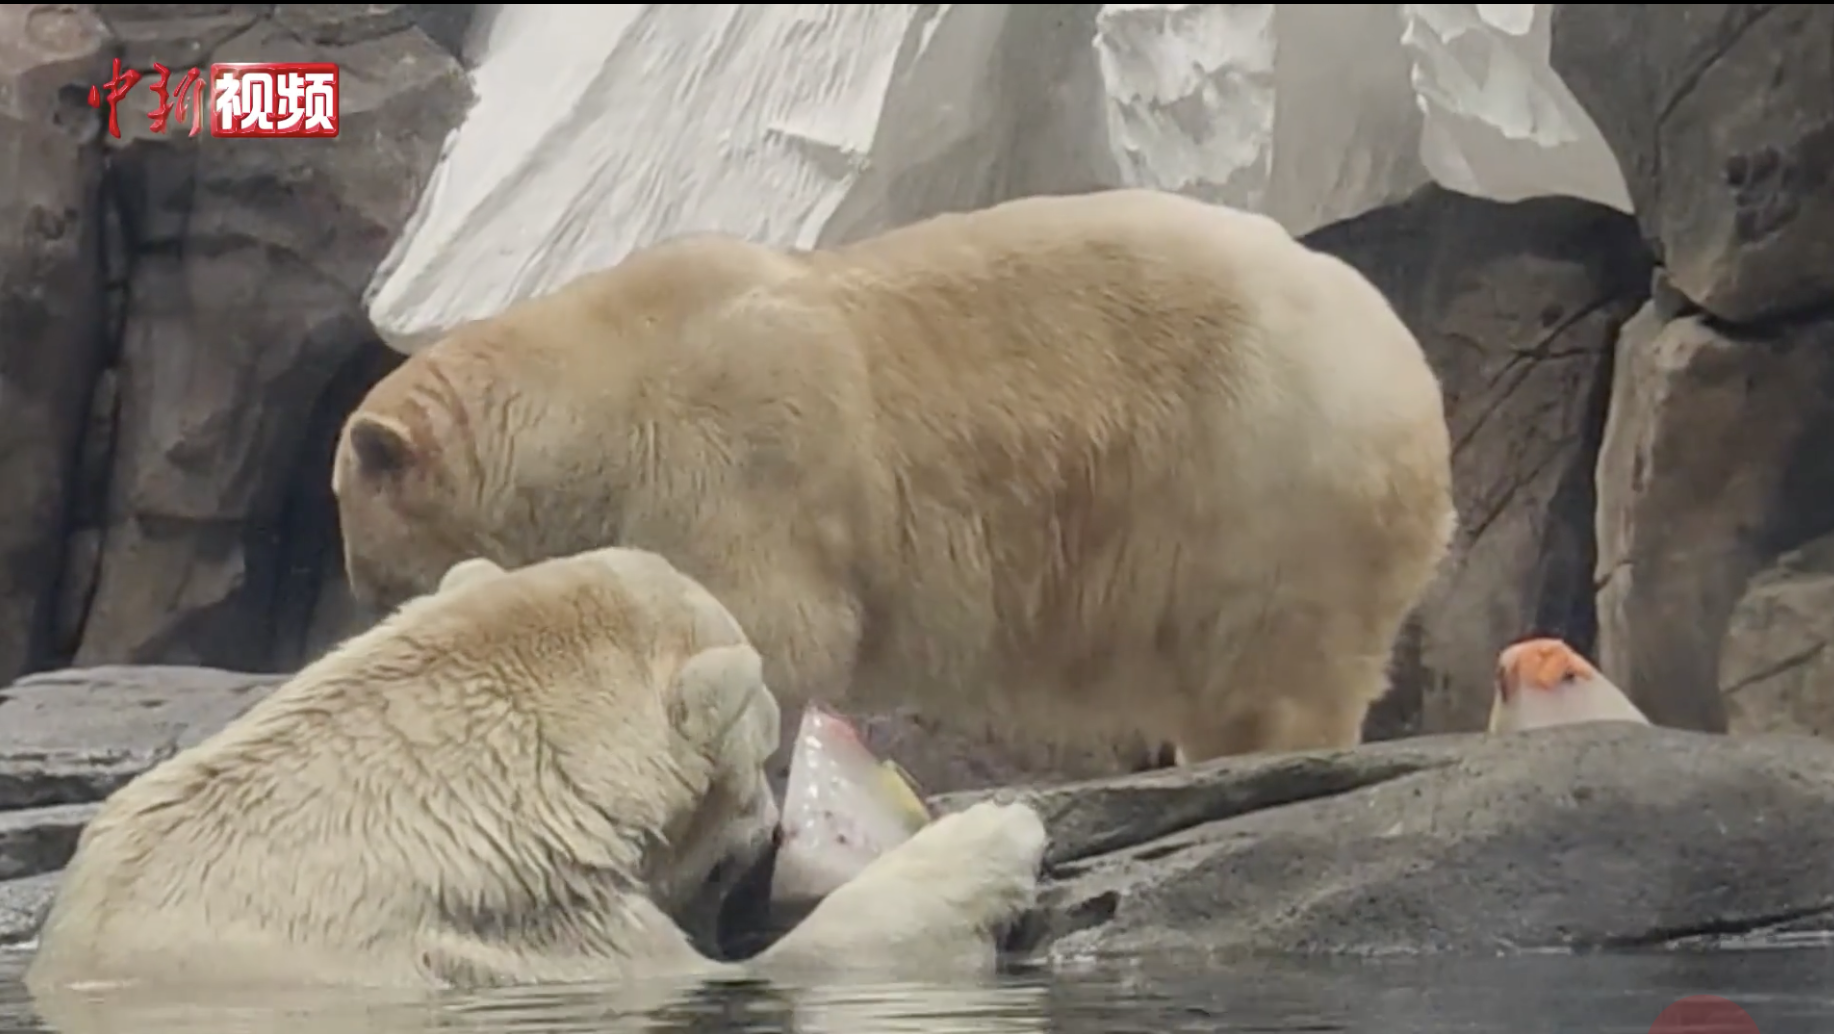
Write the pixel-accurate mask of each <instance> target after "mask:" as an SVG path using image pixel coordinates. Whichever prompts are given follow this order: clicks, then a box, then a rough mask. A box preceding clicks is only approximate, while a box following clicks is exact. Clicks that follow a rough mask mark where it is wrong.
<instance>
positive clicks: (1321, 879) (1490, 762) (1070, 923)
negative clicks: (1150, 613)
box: [939, 723, 1834, 960]
mask: <svg viewBox="0 0 1834 1034" xmlns="http://www.w3.org/2000/svg"><path fill="white" fill-rule="evenodd" d="M972 796H973V795H965V794H963V795H952V796H951V797H949V798H945V799H943V800H942V801H940V802H939V803H941V804H942V805H943V806H945V807H950V808H954V807H959V806H961V805H963V804H965V803H966V802H967V801H968V800H970V799H971V798H972ZM1028 796H1029V797H1030V798H1031V799H1032V800H1033V801H1035V802H1036V804H1037V805H1038V806H1039V807H1040V808H1041V809H1042V811H1043V812H1044V814H1045V816H1046V821H1047V824H1048V825H1049V827H1050V829H1051V833H1052V844H1051V849H1050V855H1049V863H1050V869H1051V884H1050V886H1049V888H1048V890H1047V891H1046V893H1045V896H1044V902H1043V907H1042V909H1041V911H1040V915H1039V916H1038V917H1037V922H1036V923H1035V924H1034V926H1033V928H1032V929H1030V930H1028V931H1026V932H1025V935H1024V937H1023V941H1024V946H1026V947H1028V948H1030V949H1031V950H1033V951H1035V952H1037V953H1039V954H1041V955H1043V956H1045V957H1048V958H1053V959H1060V960H1061V959H1068V958H1076V957H1082V956H1087V955H1100V954H1104V953H1125V954H1134V953H1140V952H1157V951H1166V950H1173V951H1192V950H1195V951H1204V952H1214V953H1256V954H1265V953H1305V954H1312V953H1352V954H1375V953H1387V952H1438V951H1450V952H1482V953H1490V952H1496V951H1516V950H1529V949H1547V948H1592V947H1609V946H1648V945H1667V944H1673V943H1677V942H1683V941H1689V940H1695V939H1699V938H1707V939H1709V940H1711V939H1715V938H1721V937H1726V936H1731V935H1752V934H1764V933H1767V932H1773V931H1778V930H1783V929H1789V930H1800V929H1803V928H1813V929H1818V930H1834V865H1830V864H1829V859H1830V858H1831V857H1834V746H1830V745H1828V744H1826V743H1825V742H1823V741H1820V740H1814V739H1809V738H1805V737H1803V738H1799V737H1786V736H1777V737H1751V738H1728V737H1723V736H1712V735H1705V734H1700V733H1692V732H1683V731H1679V730H1671V729H1660V728H1649V727H1643V726H1633V725H1623V724H1616V723H1611V724H1597V725H1592V726H1582V727H1567V728H1560V729H1550V730H1541V731H1536V732H1531V733H1527V734H1518V735H1512V736H1506V737H1482V736H1442V737H1430V738H1421V739H1414V740H1408V741H1401V742H1395V743H1381V744H1371V745H1368V746H1364V747H1362V748H1359V749H1357V750H1353V751H1343V752H1334V753H1313V754H1302V755H1285V756H1267V757H1257V758H1244V759H1239V760H1233V761H1226V762H1221V763H1213V764H1210V765H1206V766H1204V767H1202V768H1200V769H1196V770H1185V771H1165V772H1155V773H1150V774H1145V775H1139V776H1130V777H1124V778H1120V779H1113V780H1106V781H1102V782H1092V783H1084V784H1079V785H1065V786H1055V787H1050V788H1046V789H1041V790H1036V791H1029V792H1028Z"/></svg>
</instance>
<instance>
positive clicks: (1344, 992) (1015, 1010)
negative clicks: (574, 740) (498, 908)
mask: <svg viewBox="0 0 1834 1034" xmlns="http://www.w3.org/2000/svg"><path fill="white" fill-rule="evenodd" d="M24 961H25V956H24V955H22V954H19V953H5V952H4V951H0V1034H26V1032H32V1034H38V1032H45V1031H52V1030H58V1029H59V1028H57V1027H54V1026H51V1025H49V1024H47V1023H45V1022H44V1021H42V1020H40V1019H39V1018H38V1017H37V1015H36V1014H35V1012H34V1010H33V1007H32V1004H31V1002H30V1000H29V999H28V998H27V996H26V994H25V992H24V989H23V988H21V987H20V986H19V982H18V975H19V971H20V969H21V968H22V967H23V963H24ZM1693 994H1717V995H1722V996H1724V997H1726V998H1730V999H1732V1000H1733V1001H1735V1002H1737V1003H1739V1004H1740V1005H1741V1006H1743V1007H1744V1008H1745V1010H1746V1011H1747V1012H1749V1013H1750V1014H1751V1017H1752V1019H1753V1020H1755V1021H1756V1023H1757V1025H1758V1028H1759V1029H1760V1030H1761V1031H1762V1032H1763V1034H1834V949H1831V948H1828V947H1825V946H1823V947H1807V948H1774V949H1769V950H1761V951H1740V952H1717V953H1704V952H1699V953H1681V952H1665V953H1650V954H1641V955H1616V954H1614V955H1588V956H1561V955H1536V956H1527V957H1522V956H1517V957H1511V958H1485V959H1470V958H1463V959H1405V960H1401V959H1382V960H1374V961H1343V960H1333V961H1321V962H1297V961H1281V962H1257V963H1254V964H1250V965H1244V964H1232V965H1226V966H1225V965H1218V964H1212V963H1207V962H1203V961H1199V960H1190V959H1184V960H1181V959H1151V960H1138V961H1135V962H1131V963H1127V964H1113V965H1103V966H1098V967H1092V968H1089V969H1086V970H1081V971H1077V972H1059V973H1056V974H1054V975H1050V976H1044V975H1012V976H1006V977H1001V978H999V979H998V980H995V981H990V982H988V983H987V984H985V985H981V986H948V987H943V986H917V985H834V986H825V987H815V988H787V989H784V988H763V987H753V986H744V985H729V986H724V987H704V988H700V989H696V990H688V991H676V992H661V991H655V992H654V993H649V994H643V993H636V992H633V991H632V990H631V989H629V988H622V989H621V988H617V987H579V986H572V987H564V988H540V989H517V990H514V991H502V992H491V993H487V994H464V995H449V996H445V997H442V998H441V999H439V1000H437V1001H434V1002H431V1003H426V1002H421V1003H413V1004H408V1003H396V1004H393V1005H388V1004H381V1003H373V1002H372V1003H363V1002H358V1001H354V1000H352V999H351V998H350V997H349V996H346V995H337V996H331V995H321V996H320V997H318V998H289V999H287V1000H285V1001H281V1000H277V999H273V998H265V999H259V1000H253V1001H236V1002H224V1001H221V1000H218V1001H212V1002H198V1001H190V1002H172V1003H166V1004H163V1005H160V1006H158V1007H150V1008H137V1009H136V1010H135V1011H133V1012H123V1011H121V1010H120V1009H118V1008H103V1009H99V1010H97V1011H94V1012H87V1013H82V1014H78V1015H75V1016H74V1018H73V1019H69V1020H66V1026H65V1028H64V1029H63V1034H180V1032H183V1034H423V1032H431V1031H436V1030H437V1031H453V1032H460V1031H462V1032H468V1034H588V1032H590V1034H622V1032H626V1031H628V1032H639V1031H642V1032H648V1034H676V1032H679V1034H689V1032H692V1034H741V1032H745V1034H749V1032H760V1034H763V1032H790V1031H795V1032H800V1034H877V1032H888V1034H889V1032H904V1031H912V1032H918V1031H921V1032H924V1034H1045V1032H1050V1034H1184V1032H1204V1034H1237V1032H1244V1034H1245V1032H1268V1034H1273V1032H1288V1031H1292V1032H1300V1031H1304V1032H1327V1031H1355V1032H1367V1034H1454V1032H1461V1034H1462V1032H1485V1034H1539V1032H1547V1034H1620V1032H1621V1034H1648V1031H1649V1028H1650V1024H1651V1023H1652V1022H1653V1021H1654V1020H1655V1018H1656V1017H1657V1015H1658V1014H1660V1013H1661V1011H1662V1010H1663V1008H1664V1007H1665V1006H1667V1005H1669V1004H1670V1003H1671V1002H1673V1001H1674V1000H1676V999H1677V998H1681V997H1684V996H1687V995H1693ZM1689 1034H1720V1032H1709V1031H1704V1030H1703V1031H1691V1032H1689ZM1723 1034H1733V1032H1723ZM1747 1034H1748V1032H1747Z"/></svg>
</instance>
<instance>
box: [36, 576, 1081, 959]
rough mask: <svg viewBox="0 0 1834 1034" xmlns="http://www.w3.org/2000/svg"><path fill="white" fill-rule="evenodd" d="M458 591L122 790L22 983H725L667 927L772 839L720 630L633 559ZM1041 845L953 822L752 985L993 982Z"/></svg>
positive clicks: (738, 667) (764, 745) (747, 685)
mask: <svg viewBox="0 0 1834 1034" xmlns="http://www.w3.org/2000/svg"><path fill="white" fill-rule="evenodd" d="M447 581H448V585H447V586H446V588H445V589H443V590H442V591H441V592H439V593H438V594H436V595H434V596H430V597H427V598H423V599H418V600H414V601H411V602H410V603H408V604H407V605H406V606H404V607H403V608H402V609H401V610H399V611H398V612H397V613H395V614H394V615H393V616H391V617H390V618H388V619H387V620H386V621H384V622H383V623H382V624H380V625H379V626H377V627H376V628H374V629H372V630H371V631H369V632H367V633H365V634H363V635H361V636H358V637H356V638H355V639H352V640H351V641H349V642H348V643H346V644H344V645H343V646H341V647H340V648H338V649H337V650H336V651H334V652H333V653H331V654H330V655H328V656H327V657H326V658H324V659H323V660H321V661H319V662H317V663H316V664H313V665H311V666H310V667H308V668H306V669H305V670H304V671H302V672H301V673H300V674H299V675H298V676H297V677H295V678H294V679H293V680H292V681H290V682H288V683H287V684H286V685H285V686H283V687H282V688H280V689H279V690H277V691H275V692H274V693H273V694H272V695H271V696H269V697H268V698H267V699H265V700H263V701H262V702H261V703H259V704H257V705H256V706H255V707H253V708H251V709H250V710H249V711H248V712H247V714H245V715H244V716H243V717H242V718H240V719H238V720H237V721H236V722H234V723H232V724H231V725H230V726H229V727H228V728H226V729H224V730H223V731H222V732H220V733H218V734H217V735H216V736H214V737H211V738H210V739H209V740H207V741H205V742H203V743H201V744H199V745H198V746H196V747H193V748H191V749H190V750H187V751H184V752H182V753H180V754H178V755H177V756H175V757H173V758H171V759H170V760H168V761H166V762H165V763H164V764H161V765H159V766H158V767H156V768H154V769H153V770H151V771H149V772H148V773H146V774H145V775H142V776H141V777H140V778H138V779H136V780H134V781H133V782H132V783H130V784H128V785H127V786H125V787H123V788H122V789H121V790H119V791H118V792H117V793H115V794H114V795H113V796H112V797H110V798H109V800H108V801H107V803H106V804H105V805H104V806H103V808H102V810H101V813H100V814H99V815H98V816H97V817H96V819H95V820H94V821H93V822H92V823H91V824H90V825H89V826H88V827H87V828H86V829H85V830H84V832H83V834H82V838H81V841H80V843H79V845H78V848H77V851H76V855H75V857H74V859H73V860H72V861H71V863H70V867H69V869H68V870H67V872H66V873H65V875H64V879H63V884H62V886H61V889H60V892H59V894H58V896H57V900H56V902H55V904H54V905H53V907H52V910H51V913H50V915H49V917H48V919H47V920H46V923H45V926H44V929H43V931H42V932H41V934H40V948H39V950H38V955H37V957H36V958H35V959H34V960H33V963H32V967H31V970H30V971H29V973H28V977H27V979H28V982H29V983H30V984H31V986H32V987H33V990H34V991H35V992H39V993H42V992H45V991H47V990H55V989H57V988H60V987H67V986H68V985H70V984H71V983H73V982H84V983H89V982H96V981H101V982H109V983H122V982H125V983H129V984H138V985H143V986H144V985H152V986H170V985H189V984H195V983H200V982H203V983H213V984H217V985H220V986H229V987H242V988H247V987H260V986H268V985H273V984H285V983H302V982H303V983H321V984H322V983H332V984H348V985H367V986H373V987H400V988H417V987H427V986H449V985H476V984H499V983H516V982H549V981H567V980H589V979H612V978H633V977H643V976H683V975H687V976H693V975H697V974H710V973H718V972H723V971H725V970H726V967H725V966H724V965H723V964H719V963H715V962H712V961H710V960H708V959H706V958H705V957H703V956H702V955H701V954H700V953H699V952H698V951H697V950H696V949H695V948H694V946H693V943H692V941H691V940H690V937H689V936H688V934H687V933H685V932H684V931H683V929H682V928H681V927H680V925H678V920H679V919H681V918H682V917H684V916H692V915H709V914H711V909H712V907H713V906H717V904H718V899H719V897H720V896H721V895H722V894H723V893H724V892H725V890H726V889H728V888H729V887H730V885H731V884H732V883H733V882H736V880H737V878H738V877H739V876H741V875H743V873H744V871H745V870H746V869H747V868H748V867H749V866H750V864H751V863H752V862H753V861H754V860H755V859H756V858H757V857H758V856H759V854H760V852H761V851H762V850H764V849H765V847H766V846H767V845H768V844H769V841H770V837H771V834H772V831H773V829H774V827H775V825H776V822H777V811H776V803H775V801H774V800H773V798H772V797H771V794H770V791H769V788H768V787H767V786H766V784H765V780H764V762H765V760H766V759H767V758H768V756H769V755H770V753H771V752H772V750H774V749H775V747H776V745H777V728H778V719H779V715H778V709H777V704H776V702H775V701H774V699H773V698H772V696H771V694H770V692H769V691H768V690H767V689H766V688H765V685H764V683H763V681H762V679H761V675H760V672H761V664H760V659H759V657H758V654H757V653H756V651H755V650H753V649H752V647H751V646H750V645H748V644H747V643H746V640H745V638H744V636H743V635H742V633H741V632H740V630H739V627H738V625H737V623H736V622H735V621H734V620H733V618H732V616H731V615H730V614H729V613H727V611H726V610H725V609H724V608H723V607H721V606H720V605H719V604H718V603H717V602H715V601H714V600H713V598H712V597H711V596H709V595H708V594H707V593H706V591H705V590H703V589H702V588H701V587H700V586H698V585H696V584H695V583H694V582H693V581H692V580H690V579H688V578H686V577H684V576H683V575H681V574H680V573H679V572H677V571H676V570H675V569H674V568H673V567H671V566H670V565H669V564H668V562H667V561H666V560H663V559H662V558H660V557H658V556H655V555H653V554H647V553H642V552H638V551H633V550H626V549H603V550H598V551H594V552H591V553H585V554H581V555H577V556H572V557H567V558H563V559H556V560H549V561H546V562H544V563H541V564H537V565H535V566H532V567H528V568H524V569H521V570H518V571H514V572H510V573H504V572H502V571H501V570H498V569H496V568H495V567H494V566H493V565H489V564H471V565H465V566H464V567H462V568H461V569H459V570H456V571H454V572H453V574H452V575H451V576H449V577H448V579H447ZM1044 846H1045V835H1044V830H1043V827H1042V825H1041V823H1040V821H1039V819H1038V817H1037V815H1036V814H1034V813H1032V812H1031V811H1030V810H1029V809H1027V808H1025V807H1023V806H1005V807H1001V806H995V805H992V804H988V805H985V806H981V807H977V808H973V809H970V810H968V811H965V812H961V813H959V814H956V815H952V816H948V817H946V818H944V819H941V820H939V821H938V822H936V823H934V824H933V825H931V826H929V827H926V828H925V829H924V830H923V831H922V832H920V833H919V835H918V836H917V837H915V838H913V839H912V840H910V841H908V842H907V843H906V844H905V845H902V846H901V847H900V848H898V849H896V850H893V851H891V852H889V853H888V854H886V855H885V856H883V857H881V858H880V859H878V861H877V862H875V863H874V864H873V865H871V866H869V867H868V868H867V869H866V870H865V871H864V872H863V873H862V874H861V875H860V876H859V877H858V878H857V880H856V881H855V882H854V883H853V884H850V885H848V887H846V888H844V889H843V890H842V891H841V892H838V893H836V894H835V895H833V896H832V897H830V899H829V900H828V902H824V903H823V904H822V905H821V906H818V907H817V909H816V910H815V911H814V912H813V913H812V914H811V915H810V917H809V918H808V919H807V920H805V921H804V922H803V923H802V924H801V925H800V926H798V927H797V928H796V929H794V930H793V931H791V932H790V933H789V934H788V935H787V936H786V937H785V938H784V939H783V940H782V941H780V942H778V944H776V945H775V946H773V947H772V948H771V949H769V950H768V951H766V952H765V953H764V954H763V955H762V956H760V957H759V958H757V959H756V960H754V961H753V962H752V963H750V964H749V965H748V968H749V969H755V970H761V971H763V972H765V973H767V974H768V973H770V972H772V971H773V970H775V969H792V970H807V969H814V968H819V969H821V970H822V971H824V972H826V971H831V970H833V969H834V968H835V967H836V966H841V965H850V964H851V965H862V966H869V967H873V966H878V967H884V968H890V969H897V968H906V969H909V968H912V967H915V968H917V969H919V970H927V969H930V968H935V967H943V968H952V967H960V966H964V965H965V966H969V967H973V968H980V967H985V966H987V965H990V964H991V960H992V952H993V937H994V935H995V933H996V929H997V928H999V927H1001V926H1003V925H1004V924H1007V923H1009V922H1011V921H1013V920H1015V919H1016V918H1017V917H1018V916H1019V915H1020V914H1021V913H1022V912H1023V911H1024V909H1025V908H1027V907H1028V906H1029V904H1030V902H1031V898H1032V895H1033V893H1034V891H1035V880H1036V874H1037V870H1038V866H1039V863H1040V859H1041V857H1042V853H1043V850H1044ZM856 899H857V900H856ZM859 900H867V901H871V900H883V901H896V902H898V903H899V906H898V908H897V909H895V910H887V909H885V908H883V907H879V908H876V909H873V910H870V911H862V910H860V909H859V908H858V907H857V904H858V901H859ZM850 902H851V903H850Z"/></svg>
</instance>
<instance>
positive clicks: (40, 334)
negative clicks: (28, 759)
mask: <svg viewBox="0 0 1834 1034" xmlns="http://www.w3.org/2000/svg"><path fill="white" fill-rule="evenodd" d="M108 43H109V40H108V33H107V30H106V29H105V28H104V27H103V25H102V23H101V22H100V21H98V20H97V19H96V17H95V15H94V13H93V12H92V11H91V10H90V9H89V8H88V7H85V6H82V5H73V4H0V170H4V171H3V172H0V485H5V486H6V496H5V505H4V506H0V683H4V682H6V681H7V680H10V679H12V678H14V677H16V676H18V675H19V674H20V673H22V672H24V671H28V670H30V669H31V668H33V667H36V666H39V665H42V664H43V663H44V660H45V658H46V657H47V656H48V655H50V654H51V653H53V652H54V647H55V639H56V628H55V625H56V623H57V622H56V608H57V599H58V595H57V585H58V579H59V576H60V573H61V571H62V568H63V566H64V549H65V546H64V540H65V527H64V522H65V519H66V511H67V510H68V508H69V506H70V499H71V494H72V487H73V485H72V479H71V477H70V471H71V469H72V467H73V465H74V464H75V462H76V459H77V456H78V453H79V452H80V450H81V448H82V440H83V436H84V431H85V425H86V422H87V418H88V415H89V406H90V402H89V399H90V390H91V387H92V385H93V384H94V383H95V379H96V375H97V373H98V371H99V370H100V369H101V367H102V365H103V362H104V347H103V346H104V341H105V334H104V330H105V328H104V326H103V321H102V312H103V302H102V279H101V275H100V270H98V269H97V268H95V261H94V256H95V254H96V250H97V241H98V240H99V239H100V237H99V235H100V232H101V223H100V218H99V212H98V208H97V204H96V199H97V194H98V192H99V190H100V186H101V182H102V160H103V154H102V147H101V144H100V142H99V141H98V138H97V136H98V134H97V129H98V124H97V122H96V118H95V112H93V111H91V110H90V109H89V107H88V104H87V103H86V101H85V97H86V96H87V86H88V84H89V83H92V82H100V81H102V80H103V79H106V78H108V68H109V64H108ZM77 84H81V85H80V86H79V85H77Z"/></svg>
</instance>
